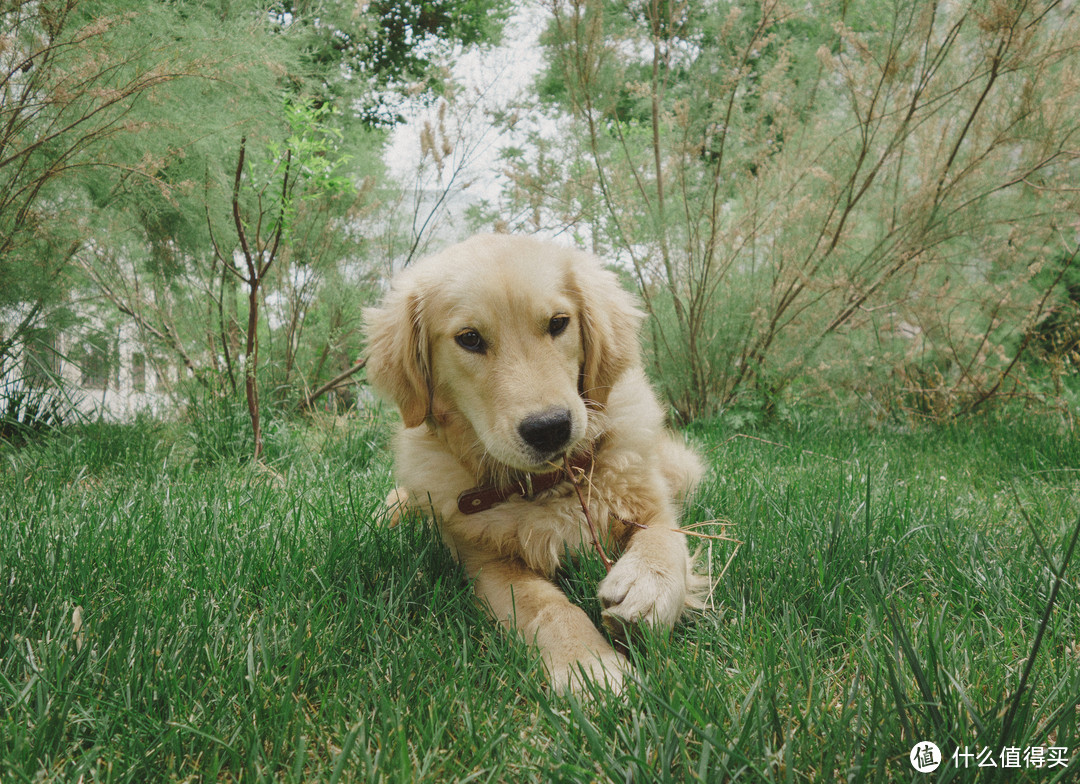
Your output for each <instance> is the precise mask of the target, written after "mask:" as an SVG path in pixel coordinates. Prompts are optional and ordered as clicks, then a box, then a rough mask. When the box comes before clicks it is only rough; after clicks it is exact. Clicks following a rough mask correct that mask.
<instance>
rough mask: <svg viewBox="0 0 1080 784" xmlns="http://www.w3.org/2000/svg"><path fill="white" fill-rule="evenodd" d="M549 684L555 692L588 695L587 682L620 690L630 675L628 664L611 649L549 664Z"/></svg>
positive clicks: (617, 691) (609, 689) (619, 691)
mask: <svg viewBox="0 0 1080 784" xmlns="http://www.w3.org/2000/svg"><path fill="white" fill-rule="evenodd" d="M550 670H551V672H550V677H551V685H552V688H554V689H555V691H556V692H557V693H558V694H567V693H570V694H574V695H577V696H579V697H581V696H584V697H587V696H589V694H590V693H591V692H590V689H589V686H588V683H589V682H591V683H593V684H595V685H596V686H600V687H603V688H606V689H607V690H608V691H610V692H611V693H612V694H621V693H622V690H623V683H624V682H625V681H626V679H627V678H628V677H629V675H630V664H629V662H627V661H626V659H625V658H623V657H622V656H621V655H620V654H618V653H616V652H615V651H614V650H607V651H604V652H603V653H599V654H596V655H588V656H585V657H584V658H581V659H574V660H572V661H567V662H563V663H560V664H557V665H554V666H551V667H550Z"/></svg>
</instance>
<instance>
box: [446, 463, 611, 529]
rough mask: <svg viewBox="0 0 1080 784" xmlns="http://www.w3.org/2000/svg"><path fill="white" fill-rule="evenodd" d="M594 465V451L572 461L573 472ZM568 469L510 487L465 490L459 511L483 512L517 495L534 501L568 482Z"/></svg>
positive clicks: (529, 477)
mask: <svg viewBox="0 0 1080 784" xmlns="http://www.w3.org/2000/svg"><path fill="white" fill-rule="evenodd" d="M591 463H592V450H589V451H587V452H583V453H582V454H580V455H578V456H577V457H575V458H573V459H571V460H570V469H571V470H575V469H576V470H581V471H585V470H587V469H588V468H589V465H590V464H591ZM567 479H568V477H567V476H566V469H565V468H562V467H560V468H559V469H558V470H556V471H552V472H551V473H547V474H526V475H525V476H523V477H522V478H521V479H518V480H517V481H515V482H511V483H510V484H508V485H481V486H480V487H474V488H472V489H471V490H465V491H464V492H463V493H462V494H461V495H459V496H458V501H457V506H458V511H459V512H461V513H462V514H466V515H471V514H476V513H477V512H483V511H485V510H487V509H490V508H491V507H493V506H496V505H498V504H501V503H502V502H503V501H506V500H508V499H510V498H511V497H513V496H515V495H520V496H524V497H525V498H526V499H530V500H531V499H532V497H533V496H534V495H536V494H537V493H542V492H543V491H544V490H550V489H551V488H553V487H555V485H557V484H559V483H561V482H565V481H567Z"/></svg>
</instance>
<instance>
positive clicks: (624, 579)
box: [597, 550, 686, 636]
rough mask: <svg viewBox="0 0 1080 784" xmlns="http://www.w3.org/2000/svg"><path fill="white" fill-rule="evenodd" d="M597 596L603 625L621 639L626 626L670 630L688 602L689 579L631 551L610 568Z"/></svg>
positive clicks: (674, 570) (676, 570)
mask: <svg viewBox="0 0 1080 784" xmlns="http://www.w3.org/2000/svg"><path fill="white" fill-rule="evenodd" d="M597 596H598V597H599V599H600V602H601V603H602V604H603V606H604V612H603V616H604V622H605V623H606V624H607V625H608V627H609V628H610V629H611V630H612V631H613V632H614V633H616V634H617V635H619V636H623V635H624V634H625V633H626V631H627V629H626V627H627V626H636V625H638V624H642V623H644V624H645V625H647V626H649V627H651V628H653V629H670V628H671V627H672V626H674V625H675V621H676V620H678V618H679V614H680V613H681V612H682V610H683V606H684V604H685V602H686V575H685V574H683V573H682V572H681V571H680V570H678V569H671V568H665V567H664V566H663V565H662V564H659V563H655V562H652V561H650V559H649V558H648V557H646V556H644V555H642V554H641V552H640V551H634V550H631V551H629V552H628V553H626V554H625V555H624V556H623V557H622V558H620V559H619V560H618V562H617V563H616V564H615V565H614V566H613V567H611V572H609V573H608V576H607V577H605V578H604V579H603V580H602V581H601V583H600V587H599V590H598V591H597Z"/></svg>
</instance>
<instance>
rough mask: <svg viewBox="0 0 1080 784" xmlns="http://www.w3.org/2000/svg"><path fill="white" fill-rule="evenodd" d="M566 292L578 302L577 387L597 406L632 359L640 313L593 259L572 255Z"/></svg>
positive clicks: (635, 354) (636, 348) (612, 275)
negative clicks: (580, 355)
mask: <svg viewBox="0 0 1080 784" xmlns="http://www.w3.org/2000/svg"><path fill="white" fill-rule="evenodd" d="M570 281H571V282H570V288H571V294H572V295H573V296H574V297H575V299H576V300H577V302H578V310H579V314H580V321H581V345H582V349H583V351H584V354H585V359H584V361H583V362H582V367H581V379H580V382H579V383H580V387H581V389H580V391H581V396H582V397H583V398H584V399H585V401H586V403H587V404H588V405H591V406H594V407H596V408H601V409H602V408H603V407H604V406H605V405H606V404H607V399H608V394H609V393H610V392H611V387H612V385H613V384H614V383H615V382H616V381H617V380H618V379H619V376H621V375H622V374H623V373H624V372H625V371H626V370H628V369H629V368H630V367H631V366H632V365H634V364H636V363H637V361H638V351H639V350H640V349H639V346H638V338H637V331H638V325H639V324H640V323H641V319H642V315H643V314H642V313H641V311H640V310H638V309H637V307H636V304H635V302H634V298H633V297H632V296H631V295H630V293H629V292H628V291H626V290H625V289H624V288H623V287H622V286H620V285H619V280H618V278H617V277H616V276H615V273H613V272H611V271H609V270H606V269H604V268H603V267H602V266H601V264H600V261H599V259H596V258H594V257H592V256H588V255H586V254H584V253H582V254H576V255H575V257H574V259H573V262H572V265H571V269H570Z"/></svg>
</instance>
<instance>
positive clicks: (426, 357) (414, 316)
mask: <svg viewBox="0 0 1080 784" xmlns="http://www.w3.org/2000/svg"><path fill="white" fill-rule="evenodd" d="M364 322H365V324H366V331H367V358H368V362H367V376H368V380H369V381H370V382H371V384H372V386H373V387H375V389H376V390H377V391H378V392H380V393H381V394H383V395H385V396H386V397H388V398H389V399H390V400H392V401H394V403H395V404H397V407H398V410H399V411H401V418H402V420H403V421H404V422H405V427H417V426H418V425H420V424H422V423H423V422H424V420H425V419H426V418H427V416H428V414H429V413H430V411H431V399H432V378H431V359H430V353H429V350H428V338H427V330H426V329H425V327H424V323H423V301H422V296H421V292H420V291H419V290H418V289H417V288H416V287H413V286H408V285H406V286H402V287H401V288H400V289H396V288H395V289H391V291H390V293H389V294H387V296H386V299H385V300H384V301H383V304H382V305H381V306H380V307H377V308H368V309H366V310H365V311H364Z"/></svg>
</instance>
